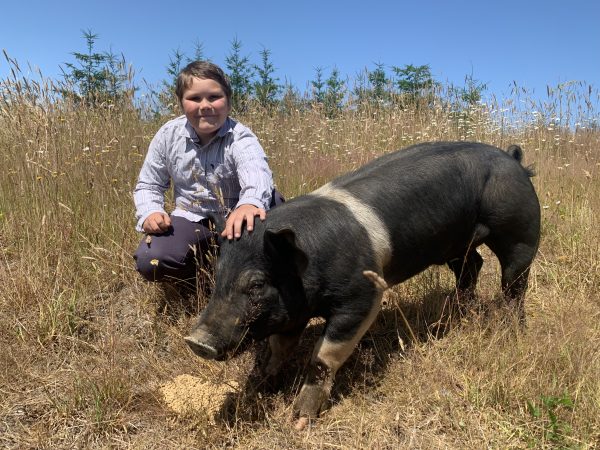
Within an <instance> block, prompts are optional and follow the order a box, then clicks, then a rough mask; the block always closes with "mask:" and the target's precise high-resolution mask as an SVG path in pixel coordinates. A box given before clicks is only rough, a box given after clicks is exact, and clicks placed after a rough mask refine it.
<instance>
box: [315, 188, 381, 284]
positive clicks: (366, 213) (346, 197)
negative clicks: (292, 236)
mask: <svg viewBox="0 0 600 450" xmlns="http://www.w3.org/2000/svg"><path fill="white" fill-rule="evenodd" d="M311 195H318V196H320V197H324V198H328V199H329V200H333V201H336V202H338V203H341V204H342V205H344V206H346V208H348V210H349V211H350V212H351V213H352V214H353V215H354V218H355V219H356V220H357V221H358V223H360V224H361V225H362V226H363V227H364V228H365V229H366V230H367V234H368V236H369V240H370V241H371V247H372V248H373V252H374V253H375V257H376V260H377V262H378V263H379V267H378V268H377V269H378V270H377V272H379V273H381V271H382V269H383V268H384V267H385V266H386V265H387V263H388V262H389V260H390V258H391V256H392V245H391V239H390V233H389V231H388V229H387V227H386V226H385V224H384V223H383V221H382V220H381V219H380V218H379V216H378V215H377V213H376V212H375V211H374V210H373V208H371V207H370V206H369V205H367V204H365V203H363V202H361V201H360V200H359V199H357V198H356V197H355V196H353V195H352V194H351V193H350V192H348V191H347V190H345V189H342V188H339V187H334V186H333V185H332V184H331V183H327V184H326V185H324V186H322V187H320V188H319V189H317V190H316V191H314V192H312V193H311Z"/></svg>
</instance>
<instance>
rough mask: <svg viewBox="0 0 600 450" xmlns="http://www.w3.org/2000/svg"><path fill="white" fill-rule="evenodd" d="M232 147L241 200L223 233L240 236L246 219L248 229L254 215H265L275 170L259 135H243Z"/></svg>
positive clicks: (231, 236) (232, 236) (251, 224)
mask: <svg viewBox="0 0 600 450" xmlns="http://www.w3.org/2000/svg"><path fill="white" fill-rule="evenodd" d="M232 150H233V151H232V156H233V159H234V162H235V168H236V172H237V175H238V181H239V183H240V188H241V189H240V198H239V201H238V203H237V205H236V207H235V209H234V210H233V211H232V212H231V213H230V214H229V216H228V218H227V222H226V224H225V230H223V233H222V236H223V237H227V238H228V239H233V238H234V237H236V238H238V237H240V236H241V231H242V225H243V223H244V222H246V227H247V228H248V231H252V228H253V224H254V217H256V216H259V217H260V219H261V220H264V219H265V217H266V210H268V209H269V205H270V203H271V195H272V192H273V174H272V173H271V169H270V168H269V165H268V163H267V156H266V155H265V152H264V150H263V148H262V147H261V145H260V143H259V142H258V139H257V138H256V136H254V135H253V134H251V133H247V134H244V135H242V136H241V137H239V138H238V139H237V140H236V142H235V143H234V148H233V149H232Z"/></svg>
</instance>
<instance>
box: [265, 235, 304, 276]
mask: <svg viewBox="0 0 600 450" xmlns="http://www.w3.org/2000/svg"><path fill="white" fill-rule="evenodd" d="M264 251H265V255H266V257H267V259H268V260H269V261H270V262H271V266H272V268H273V271H274V272H278V273H281V274H282V275H296V276H298V277H301V276H302V274H303V273H304V271H305V270H306V267H307V266H308V256H306V253H304V252H303V251H302V250H300V248H298V246H297V245H296V234H295V233H294V232H293V231H292V230H290V229H289V228H284V229H282V230H279V231H271V230H266V231H265V234H264Z"/></svg>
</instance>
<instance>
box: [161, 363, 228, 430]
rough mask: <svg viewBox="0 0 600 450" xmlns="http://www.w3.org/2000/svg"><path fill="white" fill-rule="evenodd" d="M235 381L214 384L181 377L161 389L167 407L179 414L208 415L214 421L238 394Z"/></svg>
mask: <svg viewBox="0 0 600 450" xmlns="http://www.w3.org/2000/svg"><path fill="white" fill-rule="evenodd" d="M237 390H238V384H237V382H235V381H231V382H228V383H212V382H210V381H203V380H202V379H200V378H197V377H194V376H192V375H188V374H184V375H179V376H178V377H176V378H175V379H173V380H172V381H169V382H168V383H165V384H164V385H162V386H161V387H160V392H161V394H162V395H163V398H164V401H165V403H166V404H167V406H168V407H169V408H170V409H171V410H173V411H174V412H176V413H177V414H190V413H192V414H193V413H200V414H206V415H207V417H208V418H209V420H211V421H213V420H214V418H215V416H216V415H217V414H218V413H219V412H220V411H221V409H222V407H223V405H224V404H225V402H226V401H227V398H228V396H230V394H233V393H235V392H237Z"/></svg>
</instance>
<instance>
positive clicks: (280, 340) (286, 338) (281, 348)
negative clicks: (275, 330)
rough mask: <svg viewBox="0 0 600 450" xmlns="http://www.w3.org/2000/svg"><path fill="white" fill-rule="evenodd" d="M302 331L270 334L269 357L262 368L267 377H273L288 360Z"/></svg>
mask: <svg viewBox="0 0 600 450" xmlns="http://www.w3.org/2000/svg"><path fill="white" fill-rule="evenodd" d="M301 335H302V331H300V332H299V333H294V334H272V335H271V336H269V357H268V358H267V359H266V364H265V366H264V368H263V373H264V374H265V375H267V376H275V375H277V374H278V373H279V369H281V366H282V365H283V363H284V362H285V361H286V359H287V358H289V356H290V354H291V352H292V350H293V349H294V348H296V346H297V345H298V341H299V340H300V336H301Z"/></svg>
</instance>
